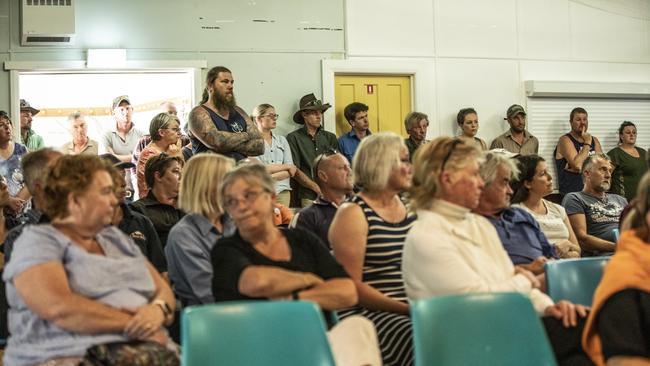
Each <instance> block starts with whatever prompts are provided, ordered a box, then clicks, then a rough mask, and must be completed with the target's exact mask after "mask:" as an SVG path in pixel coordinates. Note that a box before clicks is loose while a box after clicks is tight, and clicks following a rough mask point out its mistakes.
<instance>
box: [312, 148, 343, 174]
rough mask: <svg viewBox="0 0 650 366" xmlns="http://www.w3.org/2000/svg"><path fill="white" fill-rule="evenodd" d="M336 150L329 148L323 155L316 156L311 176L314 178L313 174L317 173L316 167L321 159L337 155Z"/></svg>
mask: <svg viewBox="0 0 650 366" xmlns="http://www.w3.org/2000/svg"><path fill="white" fill-rule="evenodd" d="M338 153H339V152H338V150H336V149H333V148H329V149H327V150H326V151H325V152H324V153H322V154H320V155H318V158H316V163H315V164H314V169H313V172H312V176H315V174H316V173H317V172H318V166H319V165H320V162H321V161H322V160H323V158H326V157H328V156H332V155H335V154H338Z"/></svg>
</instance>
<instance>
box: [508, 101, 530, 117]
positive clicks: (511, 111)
mask: <svg viewBox="0 0 650 366" xmlns="http://www.w3.org/2000/svg"><path fill="white" fill-rule="evenodd" d="M518 114H523V115H524V116H525V115H526V110H524V107H522V106H520V105H519V104H513V105H511V106H510V108H508V111H507V112H506V116H507V118H506V119H508V118H512V117H514V116H516V115H518Z"/></svg>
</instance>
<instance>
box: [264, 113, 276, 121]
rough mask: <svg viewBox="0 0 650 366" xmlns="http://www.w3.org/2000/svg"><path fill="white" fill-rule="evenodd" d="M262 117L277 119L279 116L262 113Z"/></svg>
mask: <svg viewBox="0 0 650 366" xmlns="http://www.w3.org/2000/svg"><path fill="white" fill-rule="evenodd" d="M262 117H269V118H270V119H272V120H277V119H278V117H280V115H279V114H263V115H262Z"/></svg>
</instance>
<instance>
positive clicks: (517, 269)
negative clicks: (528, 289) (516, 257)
mask: <svg viewBox="0 0 650 366" xmlns="http://www.w3.org/2000/svg"><path fill="white" fill-rule="evenodd" d="M515 274H520V275H522V276H524V277H526V279H528V281H530V284H531V286H532V287H533V288H537V289H539V288H540V287H541V286H542V284H541V283H540V282H539V280H538V279H537V277H535V275H534V274H533V273H532V272H531V271H529V270H527V269H524V268H521V267H518V266H515Z"/></svg>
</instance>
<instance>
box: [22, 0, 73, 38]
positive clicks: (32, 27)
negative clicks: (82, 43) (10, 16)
mask: <svg viewBox="0 0 650 366" xmlns="http://www.w3.org/2000/svg"><path fill="white" fill-rule="evenodd" d="M74 3H75V0H22V37H21V42H20V44H21V45H22V46H68V45H73V44H74V40H75V33H74V28H75V24H74V21H75V19H74Z"/></svg>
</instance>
